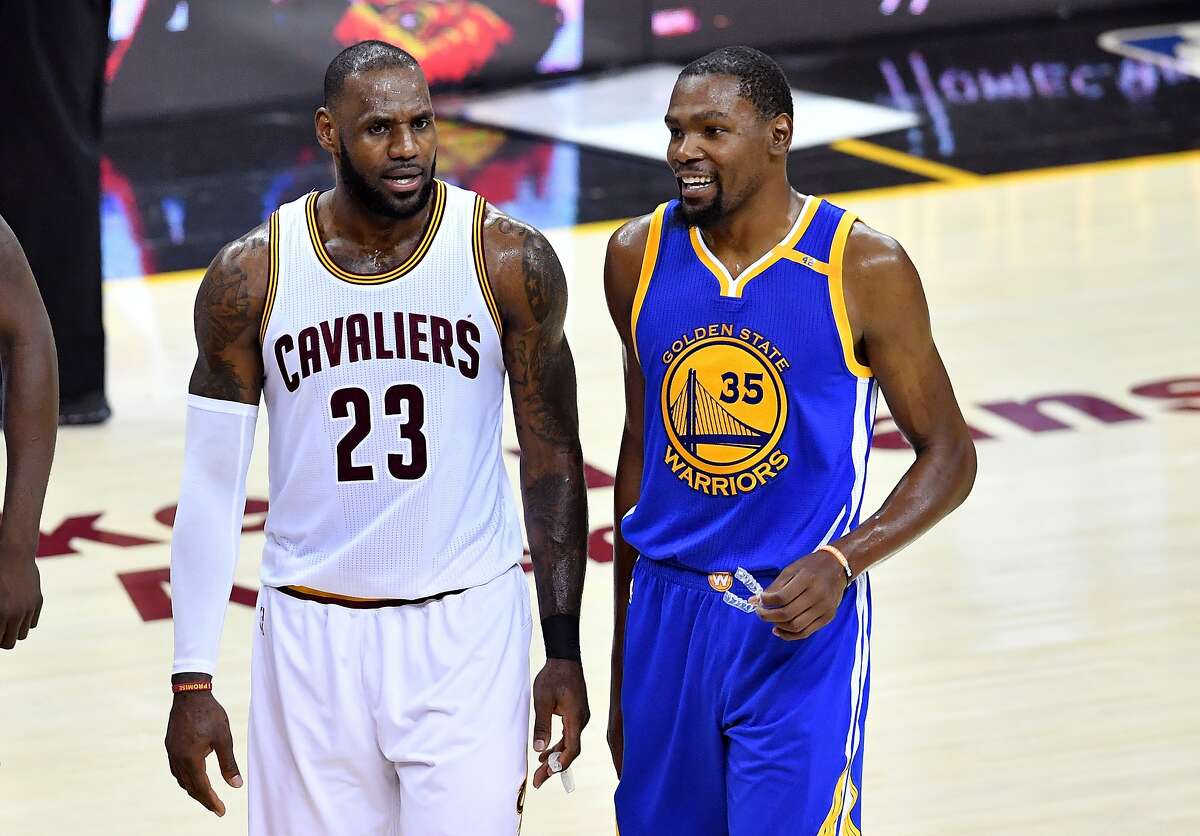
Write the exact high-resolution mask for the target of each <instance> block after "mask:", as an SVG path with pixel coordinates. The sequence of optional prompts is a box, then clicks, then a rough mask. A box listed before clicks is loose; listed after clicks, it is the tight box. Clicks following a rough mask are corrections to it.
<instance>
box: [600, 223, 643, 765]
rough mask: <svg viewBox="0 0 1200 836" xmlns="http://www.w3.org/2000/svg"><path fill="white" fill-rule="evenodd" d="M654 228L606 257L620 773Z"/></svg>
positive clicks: (615, 727)
mask: <svg viewBox="0 0 1200 836" xmlns="http://www.w3.org/2000/svg"><path fill="white" fill-rule="evenodd" d="M649 229H650V216H649V215H646V216H644V217H641V218H636V219H634V220H632V221H630V222H628V223H626V224H625V225H624V226H622V227H621V228H620V229H618V230H617V231H616V232H615V233H613V235H612V237H611V238H610V239H609V241H608V251H607V253H606V254H605V257H604V294H605V296H606V297H607V299H608V312H609V315H610V316H611V317H612V320H613V325H614V326H616V329H617V334H618V336H619V337H620V338H621V357H622V362H623V368H624V379H625V421H624V425H623V427H622V430H621V451H620V454H619V455H618V457H617V475H616V486H615V488H614V490H613V638H612V657H611V679H610V680H609V683H610V684H609V718H608V747H609V751H610V752H611V754H612V758H613V765H614V766H615V767H616V770H617V776H618V777H620V774H621V767H622V765H623V764H622V754H623V751H624V746H625V732H624V718H623V717H622V715H621V685H622V672H623V670H624V662H625V659H624V650H625V616H626V614H627V612H628V610H629V587H630V584H631V583H632V582H633V564H634V562H635V561H636V560H637V552H636V551H635V550H634V549H633V548H632V547H631V546H630V545H629V544H628V543H626V542H625V538H624V537H622V536H621V520H623V519H624V518H625V515H626V514H627V513H629V509H630V508H632V507H633V506H634V505H636V504H637V502H638V498H639V496H640V495H641V489H642V467H643V462H644V454H643V449H642V445H643V436H642V421H643V414H644V412H643V410H644V402H645V392H646V383H645V380H644V379H643V377H642V368H641V365H640V364H639V363H638V358H637V352H636V351H635V347H634V335H633V333H632V322H631V320H632V316H633V300H634V296H635V295H636V293H637V286H638V278H639V276H640V274H641V264H642V255H643V253H644V251H645V249H646V239H647V237H648V235H649Z"/></svg>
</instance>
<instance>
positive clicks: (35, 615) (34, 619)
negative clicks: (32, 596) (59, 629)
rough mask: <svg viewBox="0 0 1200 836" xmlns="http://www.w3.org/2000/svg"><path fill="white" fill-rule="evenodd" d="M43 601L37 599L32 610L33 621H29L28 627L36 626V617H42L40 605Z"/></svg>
mask: <svg viewBox="0 0 1200 836" xmlns="http://www.w3.org/2000/svg"><path fill="white" fill-rule="evenodd" d="M44 603H45V602H44V601H38V605H37V609H36V610H34V611H33V621H31V622H29V629H30V630H32V629H33V628H34V627H37V623H38V619H39V618H41V617H42V605H43V604H44Z"/></svg>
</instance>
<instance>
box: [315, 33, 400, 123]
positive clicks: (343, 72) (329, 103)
mask: <svg viewBox="0 0 1200 836" xmlns="http://www.w3.org/2000/svg"><path fill="white" fill-rule="evenodd" d="M390 67H403V68H404V69H407V70H416V71H417V72H418V73H420V72H421V65H420V64H418V63H417V59H416V58H413V57H412V56H411V55H409V54H408V53H407V52H405V51H404V50H402V49H401V48H400V47H398V46H392V45H391V44H388V43H384V42H383V41H360V42H359V43H356V44H354V46H348V47H346V48H345V49H343V50H342V51H341V52H339V53H338V54H337V56H336V57H335V58H334V59H333V60H332V61H330V62H329V67H328V68H327V69H326V70H325V107H326V108H330V109H332V108H333V106H334V104H335V103H336V102H337V98H338V96H340V95H341V93H342V88H343V87H345V86H346V79H347V78H349V77H350V76H353V75H359V74H361V73H369V72H372V71H374V70H384V69H388V68H390Z"/></svg>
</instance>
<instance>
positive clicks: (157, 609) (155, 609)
mask: <svg viewBox="0 0 1200 836" xmlns="http://www.w3.org/2000/svg"><path fill="white" fill-rule="evenodd" d="M117 579H118V580H119V581H121V585H122V586H123V587H125V592H126V594H127V595H129V600H130V601H132V602H133V606H134V608H135V609H136V610H137V611H138V615H139V616H141V618H142V621H164V620H166V619H168V618H170V617H171V596H169V595H168V594H167V586H168V585H169V584H170V583H171V570H170V569H143V570H141V571H139V572H120V573H118V575H117ZM257 599H258V593H257V592H255V591H254V590H253V589H250V588H248V587H245V586H240V585H238V584H234V585H233V588H232V589H231V590H230V591H229V600H230V601H231V602H232V603H234V604H241V605H242V606H244V607H253V606H254V605H255V603H256V602H257Z"/></svg>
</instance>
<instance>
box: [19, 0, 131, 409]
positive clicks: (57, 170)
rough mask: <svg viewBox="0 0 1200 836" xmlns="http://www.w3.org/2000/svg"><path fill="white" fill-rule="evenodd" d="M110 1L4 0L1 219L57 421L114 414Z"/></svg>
mask: <svg viewBox="0 0 1200 836" xmlns="http://www.w3.org/2000/svg"><path fill="white" fill-rule="evenodd" d="M110 8H111V2H110V0H74V2H71V3H46V2H43V0H6V2H4V3H0V33H3V34H2V35H0V38H2V39H3V45H4V48H3V49H0V98H2V100H3V101H4V102H5V104H6V106H7V112H8V117H9V118H8V120H7V122H6V125H5V128H4V129H3V130H2V131H0V168H2V170H3V175H2V176H0V214H3V215H4V217H5V218H7V220H8V222H9V225H10V226H11V227H12V229H13V232H15V233H16V236H17V240H19V241H20V242H21V246H22V247H23V248H24V249H25V253H26V255H27V256H28V258H29V264H30V267H31V268H32V269H33V274H34V276H35V277H36V279H37V282H38V286H39V288H40V289H41V291H42V298H43V300H44V301H45V303H46V310H47V312H48V313H49V314H50V324H51V326H52V327H53V329H54V340H55V343H56V345H57V346H58V368H59V376H60V387H61V388H60V408H59V413H60V417H59V420H60V423H65V424H91V423H99V422H101V421H104V420H105V419H106V418H108V416H109V407H108V401H107V399H106V396H105V389H104V324H103V320H102V308H101V300H100V283H101V269H100V125H101V117H102V108H103V99H104V64H105V60H106V58H107V54H108V18H109V11H110Z"/></svg>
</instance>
